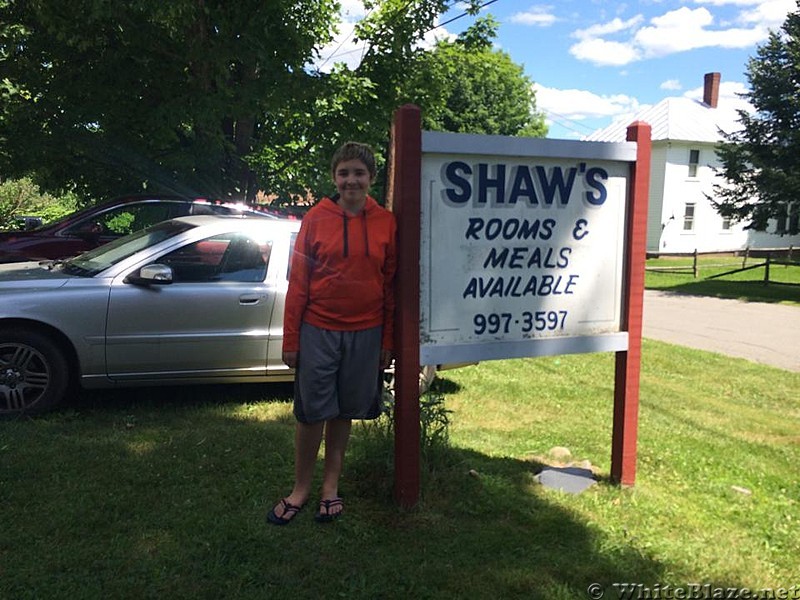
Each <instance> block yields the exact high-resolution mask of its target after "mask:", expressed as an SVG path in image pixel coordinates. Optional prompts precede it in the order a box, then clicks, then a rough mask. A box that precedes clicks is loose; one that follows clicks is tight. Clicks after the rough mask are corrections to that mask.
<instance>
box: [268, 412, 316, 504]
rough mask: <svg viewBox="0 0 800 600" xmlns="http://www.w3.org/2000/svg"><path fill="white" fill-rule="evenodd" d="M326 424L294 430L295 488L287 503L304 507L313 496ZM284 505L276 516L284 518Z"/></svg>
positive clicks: (303, 425) (304, 426)
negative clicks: (315, 475)
mask: <svg viewBox="0 0 800 600" xmlns="http://www.w3.org/2000/svg"><path fill="white" fill-rule="evenodd" d="M324 427H325V423H324V422H322V423H311V424H309V423H297V425H296V427H295V430H294V488H293V489H292V493H291V494H289V495H288V496H287V497H286V501H287V502H288V503H289V504H292V505H294V506H302V505H303V504H305V503H306V500H308V496H309V495H310V494H311V481H312V479H313V478H314V467H315V466H316V464H317V454H318V453H319V446H320V443H321V442H322V432H323V430H324ZM283 513H284V510H283V505H282V504H280V503H278V505H277V506H276V507H275V514H276V515H277V516H278V517H281V518H282V517H283Z"/></svg>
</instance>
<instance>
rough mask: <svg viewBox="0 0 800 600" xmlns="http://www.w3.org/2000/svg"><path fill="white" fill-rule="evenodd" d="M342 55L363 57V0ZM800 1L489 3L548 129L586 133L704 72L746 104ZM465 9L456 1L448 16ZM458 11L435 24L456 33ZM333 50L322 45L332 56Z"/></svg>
mask: <svg viewBox="0 0 800 600" xmlns="http://www.w3.org/2000/svg"><path fill="white" fill-rule="evenodd" d="M342 6H343V23H342V27H341V31H340V35H339V38H338V39H337V41H336V43H335V44H334V45H333V46H331V49H330V50H329V51H328V55H330V53H331V52H334V55H335V58H334V60H346V61H350V62H351V63H352V61H357V60H358V56H359V52H358V51H357V50H358V48H357V47H355V46H352V44H351V43H350V42H349V41H348V37H349V36H350V35H351V31H352V25H351V23H352V21H354V20H356V19H358V18H359V17H360V16H361V15H363V5H362V4H361V2H360V0H343V1H342ZM795 10H797V2H796V0H641V1H638V2H615V1H610V0H561V1H558V2H550V3H537V2H532V1H528V0H494V1H493V2H491V3H489V5H488V6H486V7H485V8H484V9H483V11H482V12H483V14H485V13H491V14H492V15H493V16H494V17H495V19H496V20H497V21H499V23H500V27H499V31H498V34H499V35H498V39H497V40H496V45H497V47H499V48H500V49H502V50H504V51H505V52H508V53H509V55H510V56H511V58H512V59H513V60H514V62H516V63H518V64H521V65H523V66H524V69H525V72H526V74H527V75H528V76H529V77H530V78H531V79H532V80H533V81H534V85H535V89H536V93H537V104H538V108H539V109H540V110H542V111H543V112H544V113H545V114H546V116H547V122H548V125H549V126H550V133H549V135H548V137H551V138H565V139H578V138H580V137H581V136H585V135H588V134H589V133H591V132H592V131H593V130H595V129H598V128H600V127H604V126H606V125H608V124H610V123H611V122H612V121H613V120H614V119H626V118H631V117H632V116H633V114H634V113H635V112H636V111H637V110H639V109H641V108H643V107H645V106H648V105H652V104H655V103H657V102H658V101H660V100H662V99H663V98H666V97H670V96H684V95H685V96H689V97H692V98H702V88H703V75H704V74H705V73H708V72H712V71H717V72H719V73H721V75H722V83H721V86H720V105H719V107H720V109H722V110H733V109H735V108H736V107H738V106H741V101H740V100H738V99H737V96H736V94H737V93H741V92H744V91H746V89H747V87H746V84H747V79H746V77H745V70H746V66H747V61H748V59H749V58H750V57H752V56H754V55H755V51H756V47H757V46H758V45H759V44H762V43H763V42H764V41H765V40H766V38H767V35H768V31H769V30H770V29H773V30H777V29H778V28H779V27H780V25H781V24H782V23H783V21H784V20H785V18H786V15H787V14H788V13H789V12H793V11H795ZM462 13H463V5H460V4H455V5H454V6H453V8H452V9H451V10H450V11H449V12H448V13H447V14H445V15H443V16H442V18H441V21H440V22H441V23H445V22H446V21H448V20H450V19H452V18H453V17H456V16H458V15H460V14H462ZM471 20H472V19H471V18H470V17H464V18H459V19H456V20H454V21H452V22H450V23H447V24H445V25H443V26H442V27H439V28H437V29H435V30H434V31H432V32H430V34H429V36H428V41H432V37H433V36H434V35H436V36H442V35H450V36H452V35H457V34H458V33H460V32H461V31H463V30H464V29H466V28H467V27H468V26H469V25H470V23H471ZM324 54H325V51H323V55H324Z"/></svg>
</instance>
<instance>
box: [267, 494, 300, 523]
mask: <svg viewBox="0 0 800 600" xmlns="http://www.w3.org/2000/svg"><path fill="white" fill-rule="evenodd" d="M278 505H283V516H282V517H279V516H278V515H277V514H275V507H273V508H272V509H270V511H269V514H267V521H269V522H270V523H272V524H273V525H287V524H288V523H291V522H292V521H294V518H295V517H296V516H297V513H299V512H300V511H301V510H303V507H304V506H305V504H301V505H300V506H295V505H294V504H292V503H291V502H288V501H287V500H286V498H281V501H280V502H279V503H278V504H277V505H276V506H278ZM287 516H288V518H287Z"/></svg>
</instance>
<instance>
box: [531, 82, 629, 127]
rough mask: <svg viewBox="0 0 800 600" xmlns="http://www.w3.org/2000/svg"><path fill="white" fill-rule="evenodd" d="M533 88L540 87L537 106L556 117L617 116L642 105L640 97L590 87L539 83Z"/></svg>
mask: <svg viewBox="0 0 800 600" xmlns="http://www.w3.org/2000/svg"><path fill="white" fill-rule="evenodd" d="M533 88H534V90H535V91H536V108H538V109H539V110H541V111H543V112H544V113H545V114H546V115H552V117H554V118H563V119H568V120H571V121H582V120H585V119H596V118H608V117H617V116H619V115H624V114H628V113H633V112H636V111H637V110H639V108H640V105H639V102H638V100H636V98H631V97H630V96H626V95H624V94H613V95H610V96H603V95H598V94H595V93H593V92H589V91H587V90H576V89H571V90H559V89H556V88H548V87H545V86H543V85H540V84H538V83H535V84H534V85H533Z"/></svg>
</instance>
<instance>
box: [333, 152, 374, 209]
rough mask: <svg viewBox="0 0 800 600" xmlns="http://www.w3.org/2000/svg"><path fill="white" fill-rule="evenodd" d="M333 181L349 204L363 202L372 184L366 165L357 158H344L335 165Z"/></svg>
mask: <svg viewBox="0 0 800 600" xmlns="http://www.w3.org/2000/svg"><path fill="white" fill-rule="evenodd" d="M333 181H334V183H335V184H336V191H337V192H339V195H340V196H341V197H342V200H344V201H345V202H347V203H350V204H357V203H361V202H363V201H364V200H365V199H366V197H367V192H369V187H370V185H372V177H370V174H369V169H367V165H365V164H364V163H363V162H362V161H360V160H358V159H353V160H345V161H342V162H340V163H339V164H338V165H336V168H335V169H334V171H333Z"/></svg>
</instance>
